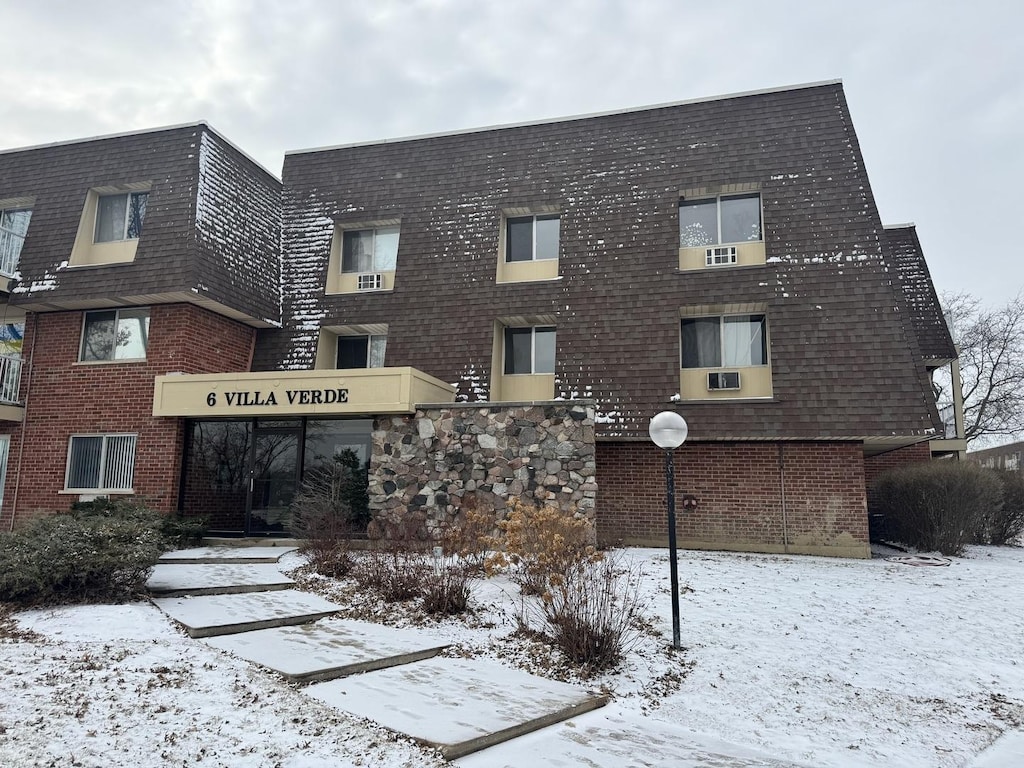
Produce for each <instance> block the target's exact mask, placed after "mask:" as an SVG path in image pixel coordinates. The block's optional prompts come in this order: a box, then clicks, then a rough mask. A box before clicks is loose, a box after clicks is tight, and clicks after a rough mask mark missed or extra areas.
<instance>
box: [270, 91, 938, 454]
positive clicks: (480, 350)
mask: <svg viewBox="0 0 1024 768" xmlns="http://www.w3.org/2000/svg"><path fill="white" fill-rule="evenodd" d="M284 184H285V190H286V191H285V196H284V253H285V264H284V285H285V288H284V306H285V323H286V326H287V328H288V330H287V331H285V332H283V333H281V334H277V335H275V334H273V333H268V334H264V335H262V336H261V342H260V346H261V351H260V353H259V360H260V365H263V366H265V367H268V368H272V367H311V365H312V360H313V355H314V352H315V343H316V334H317V328H319V326H320V325H322V324H342V323H355V322H387V323H388V324H389V339H388V360H387V363H388V365H412V366H415V367H417V368H421V369H423V370H424V371H426V372H428V373H431V374H433V375H436V376H438V377H439V378H441V379H443V380H445V381H451V382H460V394H461V395H462V396H463V397H466V398H470V399H476V398H482V397H485V396H486V392H484V393H481V390H480V387H479V386H478V384H477V380H478V379H481V378H482V380H483V381H484V382H489V380H490V376H491V371H490V357H491V343H492V339H491V335H492V331H491V328H492V322H493V321H494V319H495V318H498V317H502V316H506V315H536V314H551V315H554V317H555V318H556V321H557V327H558V359H557V382H556V388H557V391H556V395H558V396H563V397H570V396H574V393H580V394H582V393H584V392H585V393H586V396H589V397H594V398H595V399H596V400H597V401H598V407H599V411H600V412H602V413H604V414H605V415H606V417H607V423H605V424H603V425H602V426H601V427H600V428H599V429H600V432H599V434H603V435H604V436H606V437H607V436H611V435H616V436H623V437H643V436H645V435H646V429H647V421H648V419H649V418H650V416H651V415H653V413H655V412H657V411H658V410H661V409H662V408H664V407H666V406H667V405H668V402H669V398H670V396H672V395H673V394H675V393H676V392H677V391H678V388H679V331H678V325H679V318H678V313H679V309H680V308H682V307H688V306H695V305H721V304H728V303H732V302H736V301H743V302H755V303H760V304H763V305H765V306H767V314H768V317H769V325H770V336H771V351H770V354H771V360H772V367H773V383H774V390H775V397H774V399H773V400H771V401H766V402H757V403H730V402H719V403H701V404H696V403H686V404H683V406H682V407H683V408H684V410H685V412H686V414H687V416H688V418H689V419H690V420H691V427H692V429H693V430H694V435H695V437H705V436H706V437H714V436H716V435H719V434H722V433H726V434H735V435H744V436H751V437H767V438H770V437H776V436H782V437H825V436H828V437H844V436H852V435H891V434H893V433H897V434H906V435H917V434H922V433H923V432H924V431H925V430H927V429H930V428H931V427H932V422H931V418H930V416H929V406H928V402H927V399H928V393H927V392H926V391H925V390H924V388H923V387H922V384H921V382H920V381H919V379H918V373H917V371H916V368H915V366H916V360H915V355H914V354H913V353H912V350H911V349H910V348H909V346H908V341H907V337H906V333H905V331H904V328H903V323H902V319H901V317H900V314H899V312H898V310H897V307H898V306H899V302H898V301H897V298H896V296H895V294H894V290H893V287H892V285H891V279H890V276H889V275H888V274H887V273H886V263H885V260H884V258H883V251H882V241H881V238H882V226H881V221H880V219H879V216H878V212H877V210H876V207H875V203H874V199H873V197H872V195H871V189H870V184H869V182H868V178H867V175H866V173H865V171H864V163H863V160H862V158H861V157H860V150H859V147H858V145H857V142H856V137H855V135H854V132H853V128H852V124H851V122H850V117H849V114H848V111H847V108H846V103H845V100H844V98H843V95H842V91H841V87H840V86H838V85H835V84H832V85H826V86H818V87H809V88H805V89H798V90H791V91H784V92H777V93H770V94H760V95H754V96H746V97H739V98H732V99H722V100H717V101H709V102H703V103H696V104H686V105H680V106H672V107H665V108H657V109H651V110H646V111H635V112H629V113H624V114H617V115H608V116H601V117H594V118H585V119H578V120H566V121H563V122H553V123H546V124H542V125H532V126H522V127H512V128H505V129H497V130H489V131H481V132H477V133H471V134H461V135H452V136H440V137H433V138H426V139H419V140H410V141H402V142H394V143H386V144H378V145H368V146H359V147H348V148H339V149H333V150H326V151H322V152H309V153H301V154H293V155H289V156H287V158H286V160H285V167H284ZM728 184H756V185H759V186H760V189H761V195H762V199H763V207H764V224H765V240H766V251H767V256H768V261H769V263H768V264H766V265H765V266H763V267H754V268H744V269H719V270H715V271H708V272H702V271H698V272H684V273H681V272H679V271H678V210H677V206H678V201H679V193H680V191H681V190H684V189H693V188H696V187H719V186H721V185H728ZM540 204H544V205H552V206H556V207H557V208H558V209H559V210H560V211H561V216H562V229H561V248H562V253H561V258H560V262H559V273H560V275H561V278H560V279H559V280H556V281H550V282H544V283H531V284H529V285H507V284H500V285H499V284H495V268H496V263H497V258H498V235H499V231H500V222H501V212H502V210H503V209H505V208H508V207H510V206H530V205H540ZM343 217H358V218H360V219H364V220H368V219H375V218H385V217H387V218H390V217H397V218H401V220H402V234H401V246H400V251H399V259H398V271H397V274H396V278H395V289H394V292H393V293H389V294H373V295H365V296H351V295H347V296H325V295H324V294H323V286H324V284H325V282H326V267H327V260H328V255H329V249H330V239H331V235H332V231H333V222H334V221H335V220H338V219H340V218H343ZM577 396H579V395H577ZM612 413H615V414H619V416H615V417H611V416H608V414H612Z"/></svg>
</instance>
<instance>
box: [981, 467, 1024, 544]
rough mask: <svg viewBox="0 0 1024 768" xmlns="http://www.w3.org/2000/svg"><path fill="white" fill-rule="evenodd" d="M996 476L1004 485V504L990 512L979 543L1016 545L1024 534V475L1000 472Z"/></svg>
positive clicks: (991, 509)
mask: <svg viewBox="0 0 1024 768" xmlns="http://www.w3.org/2000/svg"><path fill="white" fill-rule="evenodd" d="M995 474H996V477H998V478H999V481H1000V483H1001V485H1002V492H1003V498H1002V504H999V505H997V506H993V507H991V508H990V509H989V510H988V513H987V514H986V515H985V520H984V524H983V526H982V530H981V531H980V533H979V535H978V542H979V543H980V544H1000V545H1002V544H1014V543H1016V542H1017V541H1018V539H1019V538H1020V535H1021V534H1022V533H1024V475H1021V473H1020V472H1008V471H998V472H995Z"/></svg>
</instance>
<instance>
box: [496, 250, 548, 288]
mask: <svg viewBox="0 0 1024 768" xmlns="http://www.w3.org/2000/svg"><path fill="white" fill-rule="evenodd" d="M556 277H558V259H541V260H540V261H512V262H508V261H505V259H503V258H501V256H500V255H499V257H498V276H497V281H498V282H499V283H528V282H530V281H532V280H553V279H554V278H556Z"/></svg>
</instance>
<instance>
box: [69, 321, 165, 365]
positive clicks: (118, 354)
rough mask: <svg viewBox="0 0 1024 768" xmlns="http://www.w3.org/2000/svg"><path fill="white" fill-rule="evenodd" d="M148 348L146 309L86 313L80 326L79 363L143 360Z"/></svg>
mask: <svg viewBox="0 0 1024 768" xmlns="http://www.w3.org/2000/svg"><path fill="white" fill-rule="evenodd" d="M148 346H149V310H148V309H110V310H101V311H99V312H86V313H85V323H84V324H83V327H82V348H81V352H80V354H79V358H78V359H79V360H80V361H81V362H83V363H92V362H100V361H105V360H144V359H145V358H146V348H147V347H148Z"/></svg>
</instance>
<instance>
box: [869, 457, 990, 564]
mask: <svg viewBox="0 0 1024 768" xmlns="http://www.w3.org/2000/svg"><path fill="white" fill-rule="evenodd" d="M1000 500H1001V488H1000V483H999V480H998V479H997V478H996V477H995V476H994V475H993V473H992V472H991V471H989V470H985V469H982V468H981V467H979V466H977V465H975V464H973V463H969V462H955V461H930V462H925V463H922V464H915V465H913V466H910V467H903V468H900V469H893V470H890V471H888V472H885V473H883V474H881V475H879V477H878V479H877V480H876V481H875V485H874V488H873V493H872V501H873V505H874V506H875V509H873V510H872V511H878V512H880V513H882V514H884V515H885V519H886V524H887V526H888V529H889V532H890V535H891V536H893V538H895V539H896V540H897V541H900V542H902V543H904V544H907V545H909V546H911V547H915V548H916V549H919V550H921V551H925V552H932V551H939V552H941V553H942V554H944V555H960V554H963V551H964V547H965V546H966V545H967V544H969V543H971V542H972V541H974V540H975V539H976V537H977V535H978V531H979V530H983V528H984V522H985V518H986V515H988V514H989V513H990V511H991V510H992V509H994V508H996V507H998V506H999V504H1000Z"/></svg>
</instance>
